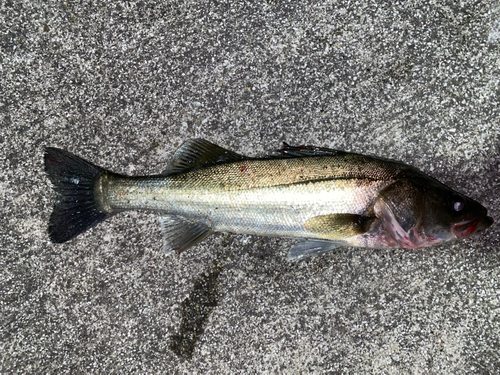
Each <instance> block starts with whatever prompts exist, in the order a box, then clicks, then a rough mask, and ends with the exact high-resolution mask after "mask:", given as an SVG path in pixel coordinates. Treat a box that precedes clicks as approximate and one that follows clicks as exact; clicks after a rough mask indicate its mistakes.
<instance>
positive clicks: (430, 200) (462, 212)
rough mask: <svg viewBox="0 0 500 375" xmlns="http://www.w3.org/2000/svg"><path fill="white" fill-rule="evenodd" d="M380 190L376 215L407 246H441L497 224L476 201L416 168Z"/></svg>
mask: <svg viewBox="0 0 500 375" xmlns="http://www.w3.org/2000/svg"><path fill="white" fill-rule="evenodd" d="M413 172H414V173H411V174H410V175H407V176H405V177H404V178H402V179H400V180H398V181H396V182H395V183H393V184H391V185H389V186H388V187H386V188H385V189H383V190H382V191H381V192H379V195H378V197H379V199H378V201H377V203H376V205H375V214H376V216H377V217H378V218H379V219H380V220H381V221H382V223H383V224H384V228H385V230H386V231H387V232H388V233H389V234H390V236H391V237H392V239H393V240H394V241H395V242H396V243H397V244H398V246H399V247H403V248H421V247H426V246H432V245H438V244H441V243H443V242H446V241H452V240H456V239H461V238H464V237H467V236H470V235H471V234H473V233H477V232H480V231H482V230H485V229H486V228H488V227H489V226H491V225H492V224H493V219H492V218H491V217H489V216H488V214H487V210H486V208H485V207H483V206H482V205H481V204H480V203H478V202H476V201H475V200H473V199H471V198H469V197H467V196H465V195H463V194H460V193H458V192H456V191H454V190H453V189H451V188H449V187H448V186H446V185H444V184H442V183H441V182H439V181H437V180H435V179H433V178H431V177H428V176H426V175H424V174H423V173H421V172H419V171H413Z"/></svg>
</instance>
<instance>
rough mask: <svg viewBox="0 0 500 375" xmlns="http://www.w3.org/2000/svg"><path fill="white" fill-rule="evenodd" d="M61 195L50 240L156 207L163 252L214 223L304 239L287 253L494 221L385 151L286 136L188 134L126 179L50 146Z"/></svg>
mask: <svg viewBox="0 0 500 375" xmlns="http://www.w3.org/2000/svg"><path fill="white" fill-rule="evenodd" d="M45 169H46V172H47V174H48V176H49V178H50V179H51V181H52V183H53V184H54V186H55V190H56V194H57V201H56V203H55V205H54V210H53V212H52V216H51V218H50V224H49V236H50V238H51V240H52V241H53V242H56V243H61V242H65V241H68V240H69V239H71V238H73V237H75V236H76V235H78V234H80V233H82V232H84V231H85V230H87V229H89V228H90V227H92V226H94V225H95V224H97V223H99V222H101V221H103V220H104V219H106V218H108V217H110V216H111V215H113V214H116V213H118V212H121V211H126V210H148V211H155V212H158V214H159V215H160V222H161V225H162V228H163V230H164V248H165V250H166V251H172V250H177V251H178V252H182V251H184V250H186V249H188V248H189V247H191V246H193V245H195V244H197V243H199V242H200V241H201V240H203V239H204V238H206V237H207V236H208V235H210V234H211V233H212V232H214V231H218V232H231V233H245V234H253V235H263V236H274V237H292V238H300V239H301V241H300V242H298V243H297V244H296V245H295V246H293V247H292V248H291V249H290V252H289V256H288V257H289V259H302V258H306V257H309V256H313V255H317V254H320V253H323V252H326V251H329V250H332V249H334V248H336V247H338V246H357V247H371V248H421V247H426V246H432V245H439V244H441V243H443V242H446V241H451V240H455V239H460V238H464V237H466V236H469V235H471V234H473V233H475V232H479V231H481V230H484V229H486V228H488V227H489V226H490V225H491V224H492V223H493V219H492V218H490V217H488V216H487V210H486V209H485V208H484V207H483V206H481V205H480V204H479V203H478V202H476V201H474V200H472V199H470V198H468V197H466V196H465V195H463V194H460V193H458V192H456V191H454V190H452V189H451V188H449V187H447V186H445V185H444V184H442V183H440V182H439V181H437V180H436V179H434V178H432V177H429V176H427V175H425V174H424V173H423V172H421V171H419V170H418V169H416V168H414V167H412V166H409V165H406V164H403V163H399V162H396V161H391V160H386V159H382V158H377V157H372V156H365V155H360V154H356V153H350V152H344V151H339V150H333V149H326V148H320V147H312V146H301V147H292V146H289V145H287V144H284V146H283V148H282V149H281V150H280V154H279V155H276V156H268V157H265V158H249V157H244V156H242V155H239V154H237V153H235V152H232V151H229V150H226V149H224V148H222V147H219V146H217V145H214V144H212V143H210V142H208V141H206V140H203V139H193V140H188V141H186V142H185V143H184V144H183V145H182V146H181V147H180V148H179V149H178V150H177V151H176V152H175V154H174V156H173V158H172V161H171V162H170V163H169V165H168V168H167V170H166V171H165V173H163V174H161V175H157V176H145V177H128V176H123V175H119V174H115V173H112V172H109V171H106V170H104V169H102V168H99V167H97V166H95V165H93V164H91V163H89V162H87V161H85V160H83V159H81V158H79V157H78V156H75V155H73V154H71V153H69V152H67V151H64V150H61V149H57V148H52V147H48V148H46V152H45Z"/></svg>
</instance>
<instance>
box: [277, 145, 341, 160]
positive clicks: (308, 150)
mask: <svg viewBox="0 0 500 375" xmlns="http://www.w3.org/2000/svg"><path fill="white" fill-rule="evenodd" d="M278 152H279V153H280V154H281V156H282V157H283V156H288V157H303V156H324V155H330V156H338V155H345V154H348V152H346V151H341V150H335V149H333V148H326V147H316V146H290V145H289V144H288V143H286V142H283V146H282V147H281V150H278Z"/></svg>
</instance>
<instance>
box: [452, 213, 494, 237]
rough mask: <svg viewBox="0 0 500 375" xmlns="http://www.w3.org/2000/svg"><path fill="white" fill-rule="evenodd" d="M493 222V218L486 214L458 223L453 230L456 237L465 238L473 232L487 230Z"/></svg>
mask: <svg viewBox="0 0 500 375" xmlns="http://www.w3.org/2000/svg"><path fill="white" fill-rule="evenodd" d="M491 224H493V219H492V218H491V217H489V216H485V217H479V218H477V219H471V220H465V221H461V222H460V223H456V224H454V225H453V226H452V227H451V230H452V232H453V234H454V235H455V237H457V238H464V237H467V236H470V235H471V234H472V233H475V232H480V231H482V230H485V229H486V228H488V227H489V226H490V225H491Z"/></svg>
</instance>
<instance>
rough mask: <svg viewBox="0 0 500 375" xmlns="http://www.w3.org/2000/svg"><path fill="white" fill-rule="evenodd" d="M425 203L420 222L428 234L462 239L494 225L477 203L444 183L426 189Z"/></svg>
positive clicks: (449, 238) (450, 238) (485, 210)
mask: <svg viewBox="0 0 500 375" xmlns="http://www.w3.org/2000/svg"><path fill="white" fill-rule="evenodd" d="M424 202H425V207H426V209H425V220H424V221H423V222H422V225H423V226H425V228H424V232H425V233H426V234H427V235H428V236H430V237H436V238H442V239H443V240H444V241H449V240H453V239H461V238H465V237H468V236H470V235H471V234H474V233H477V232H481V231H483V230H485V229H487V228H488V227H490V226H491V225H492V224H493V219H492V218H491V217H489V216H488V211H487V209H486V208H485V207H484V206H482V205H481V204H480V203H479V202H476V201H475V200H473V199H471V198H469V197H467V196H465V195H463V194H460V193H458V192H456V191H454V190H452V189H450V188H448V187H447V186H444V185H443V186H438V187H436V186H435V187H431V188H430V189H428V191H427V193H426V194H425V200H424ZM444 241H443V242H444Z"/></svg>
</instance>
